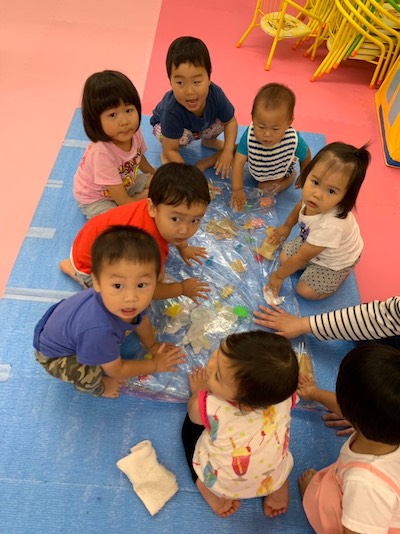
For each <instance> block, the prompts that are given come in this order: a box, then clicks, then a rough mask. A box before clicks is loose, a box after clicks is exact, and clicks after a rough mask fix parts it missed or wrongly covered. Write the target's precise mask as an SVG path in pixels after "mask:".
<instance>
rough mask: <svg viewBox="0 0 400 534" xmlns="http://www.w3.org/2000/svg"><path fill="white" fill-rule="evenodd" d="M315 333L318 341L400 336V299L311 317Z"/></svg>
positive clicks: (392, 298)
mask: <svg viewBox="0 0 400 534" xmlns="http://www.w3.org/2000/svg"><path fill="white" fill-rule="evenodd" d="M310 326H311V330H312V333H313V334H314V335H315V337H316V338H317V339H319V340H321V341H322V340H324V339H347V340H354V341H361V340H366V339H381V338H385V337H391V336H398V335H400V297H391V298H390V299H387V300H385V301H379V300H374V301H372V302H368V303H367V304H359V305H358V306H351V307H349V308H343V309H341V310H336V311H332V312H328V313H322V314H320V315H313V316H311V317H310Z"/></svg>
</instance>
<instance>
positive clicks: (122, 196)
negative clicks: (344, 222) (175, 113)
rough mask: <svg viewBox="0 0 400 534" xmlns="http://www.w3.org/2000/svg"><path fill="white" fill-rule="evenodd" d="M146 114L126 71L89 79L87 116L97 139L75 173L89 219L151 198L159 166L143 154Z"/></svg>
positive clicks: (91, 136) (77, 191)
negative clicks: (153, 164)
mask: <svg viewBox="0 0 400 534" xmlns="http://www.w3.org/2000/svg"><path fill="white" fill-rule="evenodd" d="M141 115H142V108H141V103H140V98H139V95H138V92H137V90H136V88H135V86H134V85H133V83H132V82H131V81H130V80H129V78H127V77H126V76H125V75H124V74H122V73H121V72H117V71H112V70H105V71H103V72H96V73H95V74H92V75H91V76H89V78H88V79H87V80H86V83H85V87H84V89H83V97H82V118H83V126H84V128H85V132H86V135H87V136H88V137H89V139H90V140H91V141H92V143H90V144H89V146H88V147H87V149H86V151H85V153H84V155H83V158H82V160H81V162H80V164H79V168H78V170H77V172H76V174H75V177H74V196H75V199H76V200H77V202H78V205H79V207H80V209H81V210H82V212H83V214H84V215H85V216H86V217H87V218H88V219H90V218H91V217H94V216H95V215H98V214H99V213H104V212H105V211H107V210H109V209H111V208H115V206H122V205H123V204H128V203H130V202H135V201H136V200H140V199H141V198H145V197H147V193H148V188H149V183H150V180H151V176H152V175H153V174H154V172H155V169H154V167H153V166H152V165H150V163H149V162H148V161H147V159H146V157H145V155H144V154H145V152H146V143H145V141H144V139H143V135H142V132H141V130H140V119H141ZM139 170H140V171H142V173H143V174H140V173H139V172H138V171H139Z"/></svg>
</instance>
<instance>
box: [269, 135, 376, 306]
mask: <svg viewBox="0 0 400 534" xmlns="http://www.w3.org/2000/svg"><path fill="white" fill-rule="evenodd" d="M369 161H370V154H369V152H368V150H367V149H366V146H363V147H361V148H355V147H354V146H352V145H347V144H345V143H340V142H336V143H330V144H329V145H327V146H325V147H324V148H323V149H322V150H320V151H319V152H318V154H317V155H316V156H315V158H313V160H312V161H311V162H310V163H309V165H307V167H306V169H305V170H304V172H303V173H302V174H301V176H300V186H301V187H302V199H301V201H300V202H298V203H297V204H296V206H295V208H294V209H293V211H292V212H291V214H290V215H289V217H288V218H287V219H286V221H285V222H284V224H283V225H282V226H279V227H278V228H277V229H276V230H275V231H274V232H273V234H272V235H271V237H270V238H269V239H270V242H271V243H278V242H280V241H281V240H284V239H287V237H288V236H289V234H290V232H291V230H292V228H293V226H294V225H295V224H296V223H297V222H298V224H299V229H300V234H299V236H298V237H296V238H295V239H293V240H292V241H289V242H288V243H285V244H284V245H283V248H282V252H281V256H280V266H279V268H278V269H277V270H276V271H274V272H272V273H271V275H270V277H269V281H268V284H267V286H266V288H265V289H266V290H268V289H271V290H272V292H273V295H274V296H275V297H276V296H277V295H278V293H279V290H280V288H281V285H282V282H283V280H284V279H285V278H287V277H288V276H290V275H291V274H293V273H294V272H296V271H297V270H299V269H301V270H303V271H304V272H303V274H302V275H301V277H300V280H299V282H298V284H297V286H296V290H297V292H298V294H299V295H300V296H302V297H303V298H305V299H312V300H320V299H324V298H326V297H329V296H330V295H332V293H334V292H335V291H336V290H337V288H338V287H339V286H340V285H341V284H342V282H343V281H344V280H345V279H346V277H347V276H348V275H349V274H350V273H351V272H352V270H353V269H354V267H355V265H356V263H357V262H358V261H359V259H360V256H361V252H362V249H363V241H362V239H361V235H360V230H359V227H358V224H357V221H356V219H355V217H354V215H353V214H352V213H351V210H352V209H353V207H354V206H355V203H356V199H357V195H358V192H359V190H360V187H361V185H362V183H363V181H364V178H365V174H366V172H367V168H368V165H369Z"/></svg>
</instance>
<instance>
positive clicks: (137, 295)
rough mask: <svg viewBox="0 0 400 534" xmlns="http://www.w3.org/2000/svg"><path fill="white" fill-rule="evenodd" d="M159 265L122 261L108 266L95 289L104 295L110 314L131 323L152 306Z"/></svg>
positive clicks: (96, 283) (103, 267)
mask: <svg viewBox="0 0 400 534" xmlns="http://www.w3.org/2000/svg"><path fill="white" fill-rule="evenodd" d="M156 283H157V274H156V265H155V263H153V262H149V263H134V262H132V261H126V260H120V261H117V262H115V263H105V264H104V265H103V266H102V269H101V273H100V276H99V279H97V278H95V277H94V276H93V287H94V289H95V290H96V291H97V292H98V293H101V298H102V300H103V304H104V306H105V307H106V308H107V310H108V311H109V312H111V313H113V314H114V315H116V316H117V317H119V318H120V319H122V320H123V321H126V322H127V323H130V322H131V321H132V319H134V318H135V317H136V316H137V315H139V313H141V312H142V311H144V310H145V309H146V308H147V307H148V306H149V304H150V302H151V300H152V298H153V295H154V291H155V289H156Z"/></svg>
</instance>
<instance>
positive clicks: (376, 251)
mask: <svg viewBox="0 0 400 534" xmlns="http://www.w3.org/2000/svg"><path fill="white" fill-rule="evenodd" d="M254 3H255V2H243V1H242V0H219V2H215V1H213V0H202V2H198V3H194V2H190V3H189V2H187V0H146V1H145V2H139V1H138V0H129V1H128V0H121V1H120V2H118V3H117V4H116V3H115V2H109V1H108V0H103V1H102V2H94V1H93V0H85V2H82V1H81V2H78V1H77V0H60V1H58V2H50V1H49V0H42V1H41V2H40V3H32V2H28V0H19V2H17V3H15V2H13V3H7V4H5V5H3V6H2V16H1V18H0V72H1V101H0V111H1V117H2V121H1V130H0V146H1V147H2V173H3V178H2V183H3V195H2V197H1V199H0V228H1V229H2V234H1V239H2V255H1V262H0V296H1V295H2V293H3V291H4V287H5V285H6V282H7V278H8V276H9V273H10V271H11V269H12V266H13V263H14V261H15V258H16V256H17V254H18V250H19V247H20V245H21V243H22V240H23V239H24V236H25V234H26V231H27V229H28V227H29V224H30V221H31V218H32V215H33V213H34V210H35V207H36V205H37V202H38V200H39V198H40V195H41V193H42V189H43V187H44V185H45V183H46V180H47V178H48V175H49V173H50V171H51V168H52V166H53V163H54V161H55V159H56V156H57V153H58V150H59V148H60V146H61V143H62V140H63V138H64V136H65V133H66V130H67V127H68V125H69V123H70V120H71V117H72V114H73V111H74V109H75V108H76V107H78V106H79V101H80V95H81V90H82V86H83V83H84V81H85V79H86V77H87V76H88V75H89V74H91V73H92V72H95V71H97V70H101V69H106V68H112V69H116V70H121V71H123V72H125V73H126V74H127V75H128V76H129V77H130V78H131V79H132V80H133V82H134V83H135V85H136V87H137V88H138V90H139V92H140V94H142V95H143V112H144V113H146V114H149V113H151V110H152V108H153V107H154V105H155V104H156V103H157V101H158V100H159V99H160V97H161V96H162V94H163V92H164V91H166V90H167V89H168V79H167V75H166V73H165V66H164V61H165V53H166V50H167V47H168V45H169V43H170V42H171V40H172V39H174V38H175V37H177V36H179V35H195V36H198V37H200V38H202V39H203V40H204V41H205V42H206V44H207V45H208V47H209V50H210V53H211V58H212V62H213V76H212V78H213V80H214V81H215V82H216V83H217V84H219V85H221V86H222V87H223V89H224V90H225V92H226V93H227V95H228V96H229V97H230V99H231V100H232V102H233V103H234V105H235V107H236V112H237V118H238V120H239V122H240V123H241V124H246V123H247V122H248V120H249V113H250V108H251V103H252V99H253V97H254V94H255V93H256V91H257V89H258V88H259V87H260V86H261V85H263V84H264V83H267V82H269V81H278V82H282V83H286V84H287V85H289V86H290V87H291V88H292V89H293V90H294V91H295V92H296V95H297V105H296V112H295V123H294V125H295V126H296V127H297V128H298V129H299V130H303V131H310V132H318V133H323V134H325V135H326V138H327V141H328V142H330V141H334V140H342V141H345V142H349V143H352V144H355V145H361V144H363V143H365V142H366V141H370V142H371V146H370V150H371V152H372V155H373V159H372V164H371V167H370V170H369V172H368V176H367V179H366V182H365V184H364V185H363V188H362V191H361V194H360V197H359V202H358V210H357V212H356V216H357V218H358V221H359V224H360V227H361V231H362V235H363V237H364V241H365V250H364V254H363V256H362V259H361V262H360V264H359V266H358V267H357V280H358V283H359V287H360V293H361V297H362V300H364V301H365V300H370V299H373V298H380V299H382V298H386V297H388V296H390V295H393V294H396V293H398V281H397V278H398V274H397V268H398V266H397V264H398V259H399V254H400V252H399V250H398V247H395V246H394V244H395V243H398V234H397V228H398V224H397V221H398V219H399V212H400V171H399V170H395V169H390V168H388V167H386V166H385V164H384V160H383V155H382V147H381V140H380V136H379V130H378V124H377V119H376V113H375V105H374V96H375V91H371V90H369V89H368V82H369V80H370V78H371V75H372V71H373V68H374V67H373V66H372V65H370V64H366V63H362V62H354V61H352V62H348V64H346V65H344V66H343V67H341V68H340V69H339V70H338V71H335V72H333V73H332V74H330V75H328V76H326V77H324V78H322V80H320V81H318V82H315V83H310V82H309V78H310V76H311V75H312V73H313V72H314V70H315V68H316V66H317V62H315V63H311V62H310V61H308V60H307V59H305V58H303V57H302V51H301V50H297V51H292V50H291V42H290V41H284V42H281V43H280V44H279V45H278V49H277V53H276V55H275V58H274V60H273V63H272V68H271V71H270V72H268V73H267V72H265V71H264V69H263V66H264V63H265V60H266V50H265V44H266V43H267V42H268V39H269V38H268V37H267V36H266V35H265V34H264V33H262V32H261V31H259V30H254V31H253V33H252V34H251V35H250V36H249V37H248V39H247V40H246V41H245V43H244V45H243V47H242V48H241V49H236V48H235V46H234V43H235V41H236V40H237V39H238V37H240V35H241V34H242V32H243V30H244V29H245V27H246V26H247V24H248V22H249V21H250V19H251V16H252V10H253V5H254ZM322 55H323V51H321V53H320V55H319V59H320V58H321V57H322ZM317 61H318V60H317ZM10 112H11V115H10ZM8 119H10V120H8ZM19 142H21V143H22V144H21V145H20V144H19ZM21 158H22V159H23V160H24V161H25V162H26V163H25V164H24V165H22V164H19V163H18V161H20V159H21ZM66 224H68V221H66ZM35 268H37V269H40V266H39V265H37V266H35ZM54 268H57V266H56V262H55V265H54Z"/></svg>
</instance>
